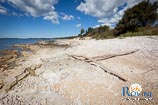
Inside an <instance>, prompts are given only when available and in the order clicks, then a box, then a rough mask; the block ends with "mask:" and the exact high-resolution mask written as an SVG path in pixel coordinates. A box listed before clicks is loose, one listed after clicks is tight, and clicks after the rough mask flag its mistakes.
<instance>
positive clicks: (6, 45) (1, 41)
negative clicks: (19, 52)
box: [0, 38, 53, 50]
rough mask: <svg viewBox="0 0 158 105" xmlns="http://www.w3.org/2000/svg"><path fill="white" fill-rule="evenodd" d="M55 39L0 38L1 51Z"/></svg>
mask: <svg viewBox="0 0 158 105" xmlns="http://www.w3.org/2000/svg"><path fill="white" fill-rule="evenodd" d="M50 40H53V38H25V39H24V38H0V50H12V49H15V48H14V47H13V46H14V45H15V44H34V43H37V42H38V41H50Z"/></svg>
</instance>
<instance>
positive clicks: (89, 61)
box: [68, 55, 127, 82]
mask: <svg viewBox="0 0 158 105" xmlns="http://www.w3.org/2000/svg"><path fill="white" fill-rule="evenodd" d="M68 56H70V57H72V58H74V59H77V60H80V61H85V62H87V63H90V64H91V65H93V66H96V67H99V68H100V69H102V70H104V72H106V73H108V74H110V75H113V76H115V77H117V78H118V79H119V80H122V81H124V82H126V81H127V80H126V79H124V78H123V77H121V76H119V75H118V74H115V73H113V72H112V71H110V70H109V69H108V68H106V67H105V66H104V65H102V64H100V63H98V62H96V61H95V60H93V59H90V58H87V57H83V56H76V55H68Z"/></svg>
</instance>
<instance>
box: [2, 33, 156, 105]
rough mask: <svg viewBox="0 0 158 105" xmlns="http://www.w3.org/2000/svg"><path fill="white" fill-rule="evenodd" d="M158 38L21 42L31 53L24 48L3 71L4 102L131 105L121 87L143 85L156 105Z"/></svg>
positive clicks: (141, 104) (61, 104) (62, 104)
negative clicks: (12, 63) (150, 93)
mask: <svg viewBox="0 0 158 105" xmlns="http://www.w3.org/2000/svg"><path fill="white" fill-rule="evenodd" d="M157 39H158V37H157V36H154V37H148V36H147V37H144V36H143V37H128V38H123V39H119V38H115V39H107V40H94V39H91V40H79V39H78V38H77V39H64V40H63V39H60V40H55V41H52V42H51V41H48V42H47V41H46V42H39V43H37V44H32V45H26V44H25V45H17V47H22V48H23V49H30V50H31V51H32V52H25V51H23V52H22V53H23V54H22V55H24V56H23V57H20V58H19V59H18V60H17V61H16V62H15V64H16V66H15V67H14V68H10V69H8V70H5V71H3V72H0V88H1V89H0V93H1V94H0V104H2V103H4V105H5V104H8V105H9V104H12V102H14V103H19V102H22V104H38V103H40V104H42V105H46V104H47V105H52V104H54V105H56V104H57V105H80V104H83V105H85V104H90V105H96V104H97V105H106V104H110V105H112V104H115V105H121V104H128V105H132V104H133V103H132V102H130V101H121V100H120V98H124V97H123V96H121V89H122V87H123V86H130V85H131V84H133V83H139V84H141V86H142V88H143V90H144V91H151V92H152V95H153V96H152V98H153V101H151V104H153V105H156V103H158V100H157V92H158V72H157V64H158V60H157V59H158V58H157V56H158V46H157V45H158V40H157ZM16 97H19V99H16ZM142 98H143V97H142ZM6 100H8V101H6ZM46 100H47V101H46ZM87 100H89V101H87ZM105 100H106V101H105ZM139 104H140V105H144V104H143V102H139ZM2 105H3V104H2ZM16 105H20V104H16Z"/></svg>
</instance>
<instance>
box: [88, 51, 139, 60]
mask: <svg viewBox="0 0 158 105" xmlns="http://www.w3.org/2000/svg"><path fill="white" fill-rule="evenodd" d="M138 51H139V50H134V51H130V52H125V53H121V54H114V55H103V56H96V57H92V58H91V59H95V60H96V61H101V60H106V59H110V58H114V57H118V56H124V55H129V54H133V53H135V52H138Z"/></svg>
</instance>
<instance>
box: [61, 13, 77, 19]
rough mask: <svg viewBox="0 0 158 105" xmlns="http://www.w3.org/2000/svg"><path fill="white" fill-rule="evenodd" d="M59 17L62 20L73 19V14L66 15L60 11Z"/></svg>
mask: <svg viewBox="0 0 158 105" xmlns="http://www.w3.org/2000/svg"><path fill="white" fill-rule="evenodd" d="M61 18H62V19H63V20H72V19H74V16H72V15H66V14H65V13H62V16H61Z"/></svg>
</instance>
